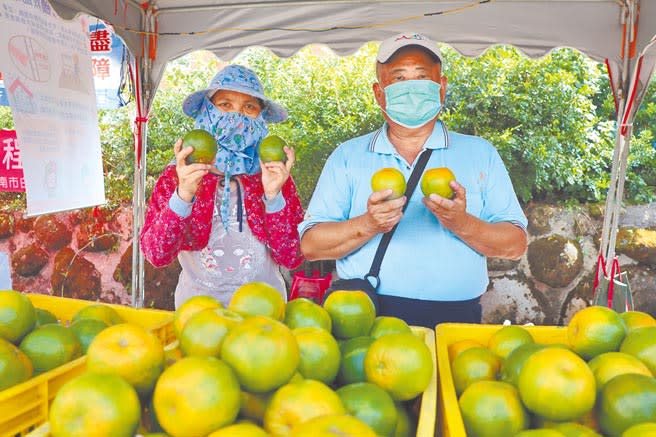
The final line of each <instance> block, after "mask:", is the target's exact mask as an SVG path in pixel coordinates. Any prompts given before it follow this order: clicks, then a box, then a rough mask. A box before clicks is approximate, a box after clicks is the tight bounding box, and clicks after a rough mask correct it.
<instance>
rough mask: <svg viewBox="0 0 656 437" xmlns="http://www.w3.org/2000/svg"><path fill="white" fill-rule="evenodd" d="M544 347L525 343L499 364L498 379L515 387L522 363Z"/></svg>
mask: <svg viewBox="0 0 656 437" xmlns="http://www.w3.org/2000/svg"><path fill="white" fill-rule="evenodd" d="M544 347H545V346H544V345H542V344H537V343H526V344H523V345H521V346H519V347H518V348H516V349H514V350H513V351H512V352H511V353H510V354H509V355H508V356H507V357H506V359H505V360H503V363H502V364H501V372H500V374H499V379H500V380H501V381H503V382H507V383H509V384H512V385H514V386H515V387H517V382H518V381H519V374H520V372H521V371H522V367H524V363H526V360H527V359H528V357H530V356H531V355H533V353H534V352H537V351H539V350H540V349H543V348H544Z"/></svg>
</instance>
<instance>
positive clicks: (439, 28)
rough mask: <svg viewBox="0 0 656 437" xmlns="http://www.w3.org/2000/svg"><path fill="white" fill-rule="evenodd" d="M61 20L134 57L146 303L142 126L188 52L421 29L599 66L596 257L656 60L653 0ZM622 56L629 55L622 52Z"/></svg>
mask: <svg viewBox="0 0 656 437" xmlns="http://www.w3.org/2000/svg"><path fill="white" fill-rule="evenodd" d="M49 1H50V3H51V5H52V6H53V8H54V9H55V10H56V11H57V13H59V15H61V16H62V17H63V18H66V19H70V18H73V17H74V16H75V15H76V14H78V13H81V12H82V13H87V14H89V15H92V16H95V17H98V18H100V19H102V20H105V21H107V22H109V23H111V24H112V25H113V26H114V28H115V31H116V32H117V34H118V35H120V36H121V37H122V38H123V40H124V41H125V43H126V45H127V47H128V49H129V50H130V52H131V54H132V56H133V61H134V62H133V66H134V69H133V82H134V84H135V87H134V89H135V100H136V106H137V117H136V119H135V131H136V132H135V180H134V198H133V207H134V236H135V238H134V242H133V265H132V267H133V269H132V297H133V305H135V306H142V305H143V298H144V295H143V294H144V283H143V281H144V275H143V271H144V270H143V268H144V265H143V263H144V259H143V255H142V254H141V251H140V247H139V239H138V238H137V237H138V235H139V233H140V231H141V228H142V225H143V218H144V208H145V203H146V199H145V195H144V187H145V176H146V153H145V152H146V133H147V124H148V117H147V114H148V112H149V110H150V107H151V103H152V101H153V97H154V94H155V91H156V89H157V86H158V84H159V81H160V79H161V77H162V73H163V71H164V68H165V66H166V64H167V62H168V61H170V60H172V59H175V58H177V57H179V56H181V55H184V54H186V53H189V52H192V51H194V50H199V49H206V50H210V51H213V52H214V53H215V54H216V55H217V56H219V57H220V58H222V59H230V58H231V57H233V56H235V55H236V54H238V53H239V52H240V51H242V50H243V49H245V48H247V47H249V46H265V47H267V48H268V49H270V50H272V51H273V52H274V53H276V54H278V55H280V56H289V55H292V54H293V53H295V52H296V51H297V50H299V49H300V48H302V47H304V46H306V45H308V44H311V43H323V44H326V45H328V46H329V47H330V48H331V49H333V50H334V51H335V52H337V53H339V54H347V53H352V52H354V51H355V50H356V49H358V48H359V47H360V46H362V45H363V44H365V43H366V42H368V41H379V40H383V39H385V38H387V37H389V36H391V35H394V34H396V33H400V32H407V31H413V32H419V33H423V34H425V35H427V36H428V37H430V38H432V39H434V40H435V41H439V42H442V43H446V44H449V45H450V46H452V47H453V48H455V49H456V50H457V51H459V52H460V53H462V54H463V55H466V56H476V55H479V54H481V53H482V52H483V51H485V50H486V49H487V48H488V47H489V46H491V45H494V44H511V45H513V46H515V47H517V48H518V49H519V50H521V51H522V52H523V53H525V54H526V55H527V56H531V57H538V56H542V55H544V54H546V53H548V52H549V51H550V50H552V49H553V48H556V47H573V48H576V49H578V50H579V51H581V52H583V53H585V54H586V55H588V56H590V57H591V58H592V59H595V60H597V61H600V62H605V63H606V65H607V67H608V71H609V75H610V79H611V84H612V87H613V91H614V93H615V101H616V108H617V120H618V130H617V141H616V148H615V154H614V160H613V166H612V171H611V186H610V189H609V192H608V196H607V201H606V209H605V214H604V227H603V230H602V243H601V248H600V249H601V252H602V253H603V254H604V255H605V256H606V257H607V259H608V260H609V262H610V260H611V259H612V258H613V257H614V255H615V237H616V232H617V228H618V224H619V212H620V204H621V200H622V196H623V186H624V179H625V172H626V161H627V156H628V149H629V140H630V138H631V130H632V129H631V127H632V122H633V119H634V116H635V112H636V110H637V108H638V106H639V104H640V101H641V100H642V97H643V96H644V92H645V90H646V87H647V84H648V83H649V79H650V77H651V76H652V74H653V72H654V67H655V64H656V39H655V36H656V0H642V1H640V0H460V1H456V0H433V1H428V0H394V1H392V0H379V1H369V0H326V1H324V0H255V1H244V0H184V1H180V0H152V1H144V2H137V1H135V0H114V1H110V0H49ZM625 55H626V56H625Z"/></svg>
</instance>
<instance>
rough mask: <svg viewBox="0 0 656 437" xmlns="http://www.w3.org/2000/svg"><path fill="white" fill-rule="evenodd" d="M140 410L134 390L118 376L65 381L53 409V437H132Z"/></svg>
mask: <svg viewBox="0 0 656 437" xmlns="http://www.w3.org/2000/svg"><path fill="white" fill-rule="evenodd" d="M140 416H141V407H140V404H139V398H138V397H137V393H136V392H135V391H134V388H132V386H130V384H128V383H127V382H126V381H125V380H123V378H121V377H119V376H117V375H107V374H99V373H92V372H89V373H84V374H82V375H80V376H78V377H76V378H74V379H71V380H70V381H68V382H66V383H65V384H64V385H63V386H62V387H61V388H60V389H59V391H58V392H57V395H56V396H55V399H54V400H53V401H52V405H51V406H50V413H49V420H50V434H51V435H52V437H88V436H97V437H132V436H133V435H134V434H135V432H136V431H137V427H138V426H139V419H140Z"/></svg>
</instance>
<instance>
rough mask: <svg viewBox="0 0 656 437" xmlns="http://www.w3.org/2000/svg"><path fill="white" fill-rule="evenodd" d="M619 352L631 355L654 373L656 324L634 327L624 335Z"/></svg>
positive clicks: (655, 368) (655, 370)
mask: <svg viewBox="0 0 656 437" xmlns="http://www.w3.org/2000/svg"><path fill="white" fill-rule="evenodd" d="M620 352H624V353H627V354H629V355H633V356H634V357H636V358H637V359H639V360H640V361H642V362H643V363H645V365H646V366H647V367H649V370H651V373H652V374H654V375H656V326H649V327H646V328H640V329H636V330H635V331H633V332H631V333H630V334H629V335H627V336H626V338H625V339H624V341H623V342H622V345H621V346H620Z"/></svg>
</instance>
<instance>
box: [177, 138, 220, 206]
mask: <svg viewBox="0 0 656 437" xmlns="http://www.w3.org/2000/svg"><path fill="white" fill-rule="evenodd" d="M173 150H174V152H175V172H176V173H177V174H178V196H180V198H181V199H182V200H184V201H185V202H191V201H192V199H193V198H194V196H195V195H196V190H198V186H199V185H200V181H201V179H202V178H203V176H205V175H206V174H207V173H209V172H210V170H211V169H212V166H211V165H209V164H189V165H187V164H186V163H185V158H186V157H187V156H189V155H190V154H191V152H193V151H194V148H193V147H185V148H182V139H179V140H178V141H176V143H175V145H174V146H173Z"/></svg>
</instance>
